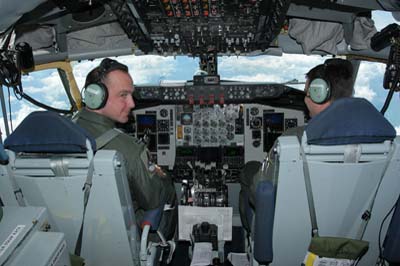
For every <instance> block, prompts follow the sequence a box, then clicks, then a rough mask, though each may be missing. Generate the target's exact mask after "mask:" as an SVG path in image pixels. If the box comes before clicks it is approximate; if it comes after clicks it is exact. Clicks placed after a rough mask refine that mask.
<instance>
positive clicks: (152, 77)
mask: <svg viewBox="0 0 400 266" xmlns="http://www.w3.org/2000/svg"><path fill="white" fill-rule="evenodd" d="M373 18H374V20H375V26H376V28H377V29H378V30H380V29H382V28H383V27H385V26H386V25H388V24H390V23H393V22H394V20H393V18H392V17H391V16H390V15H387V13H386V14H383V12H377V13H374V14H373ZM325 59H326V58H321V57H320V56H302V55H287V54H284V55H283V56H282V57H277V56H273V57H271V56H254V57H236V56H231V57H222V58H219V61H218V73H219V74H220V76H221V79H225V80H240V81H260V82H285V81H289V80H293V79H297V80H299V81H304V74H305V73H307V72H308V70H309V69H310V68H312V67H314V66H315V65H317V64H320V63H322V62H323V61H324V60H325ZM117 60H119V61H120V62H122V63H124V64H126V65H128V67H129V70H130V73H131V75H132V77H133V80H134V83H135V84H149V83H150V84H158V83H159V82H160V81H161V80H191V79H192V78H193V74H194V73H195V72H196V71H197V70H198V66H199V64H198V59H196V58H191V57H181V56H177V57H175V58H174V57H162V56H124V57H118V58H117ZM99 62H100V60H94V61H84V62H80V63H77V62H73V72H74V75H75V78H76V81H77V84H78V86H79V88H82V87H83V84H84V80H85V77H86V74H87V73H88V72H89V71H90V70H91V69H92V68H94V67H96V66H97V65H98V64H99ZM384 72H385V65H384V64H380V63H366V62H364V63H362V64H361V66H360V69H359V74H358V78H357V80H356V83H355V96H357V97H364V98H366V99H368V100H369V101H371V102H372V103H373V104H374V106H375V107H376V108H377V109H378V110H380V109H381V107H382V106H383V103H384V101H385V98H386V95H387V90H384V89H383V87H382V80H383V74H384ZM22 83H23V87H24V92H26V93H27V94H28V95H30V96H32V97H33V98H35V99H38V100H40V101H43V102H44V103H47V104H49V105H51V106H53V107H57V108H60V109H69V103H68V99H67V97H66V95H65V92H64V89H63V86H62V84H61V80H60V78H59V76H58V73H57V72H56V71H41V72H37V73H33V74H30V75H29V76H23V78H22ZM300 89H302V86H300ZM3 91H4V94H5V96H6V98H7V97H8V92H7V88H5V87H3ZM10 104H11V116H12V126H13V128H16V126H17V125H18V124H19V123H20V122H21V121H22V120H23V119H24V118H25V117H26V116H27V115H28V114H29V113H30V112H32V111H35V110H38V109H39V108H37V107H36V106H34V105H32V104H30V103H28V102H26V101H19V100H17V99H16V98H15V96H14V94H13V93H12V92H11V97H10ZM399 104H400V99H399V93H395V94H394V96H393V99H392V102H391V104H390V107H389V109H388V111H387V112H386V115H385V116H386V117H387V118H388V120H389V121H390V122H391V123H392V124H393V125H394V126H395V128H396V131H397V134H398V135H400V114H399V112H398V109H399ZM7 105H8V103H7ZM8 119H9V118H8ZM0 129H1V132H5V130H4V122H3V118H2V115H1V119H0ZM4 138H5V133H3V136H2V139H4Z"/></svg>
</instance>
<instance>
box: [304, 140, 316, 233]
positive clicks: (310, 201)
mask: <svg viewBox="0 0 400 266" xmlns="http://www.w3.org/2000/svg"><path fill="white" fill-rule="evenodd" d="M300 153H301V157H302V159H303V173H304V183H305V185H306V193H307V200H308V208H309V211H310V219H311V236H312V237H314V236H318V224H317V216H316V214H315V205H314V197H313V192H312V187H311V178H310V169H309V168H308V163H307V158H306V154H305V152H304V149H303V147H302V146H301V145H300Z"/></svg>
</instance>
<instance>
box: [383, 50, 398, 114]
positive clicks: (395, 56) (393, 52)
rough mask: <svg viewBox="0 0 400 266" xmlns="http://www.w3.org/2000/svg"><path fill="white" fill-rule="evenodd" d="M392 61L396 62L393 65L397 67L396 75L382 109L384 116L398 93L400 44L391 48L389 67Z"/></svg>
mask: <svg viewBox="0 0 400 266" xmlns="http://www.w3.org/2000/svg"><path fill="white" fill-rule="evenodd" d="M392 49H393V50H392ZM393 59H394V60H393ZM391 60H393V61H394V62H393V64H394V65H395V73H396V74H395V77H394V79H393V82H392V83H391V86H390V88H389V92H388V95H387V96H386V100H385V103H384V104H383V107H382V109H381V114H382V115H384V114H385V112H386V110H387V109H388V107H389V104H390V102H391V100H392V97H393V94H394V92H395V91H396V88H397V86H398V83H399V81H400V70H399V69H398V68H399V67H400V63H399V61H400V44H399V43H394V44H393V46H392V47H391V51H390V54H389V59H388V67H389V64H390V61H391ZM390 65H392V64H390ZM386 71H390V70H388V69H387V70H386ZM385 75H386V74H385ZM388 75H390V74H388Z"/></svg>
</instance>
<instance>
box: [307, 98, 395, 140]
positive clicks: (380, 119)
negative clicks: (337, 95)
mask: <svg viewBox="0 0 400 266" xmlns="http://www.w3.org/2000/svg"><path fill="white" fill-rule="evenodd" d="M305 131H306V133H307V143H308V144H315V145H345V144H359V143H381V142H383V141H385V140H393V139H394V138H395V137H396V130H395V129H394V127H393V126H392V125H391V124H390V123H389V121H387V120H386V118H385V117H384V116H383V115H382V114H381V113H380V112H378V110H376V109H375V107H374V106H373V105H372V104H371V103H370V102H368V101H367V100H365V99H363V98H343V99H338V100H336V101H334V102H332V104H331V105H330V106H329V107H328V108H326V109H325V110H324V111H322V112H321V113H319V114H318V115H317V116H315V117H314V118H312V119H311V120H310V122H309V123H308V125H307V126H306V128H305Z"/></svg>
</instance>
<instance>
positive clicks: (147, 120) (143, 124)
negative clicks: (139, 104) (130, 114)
mask: <svg viewBox="0 0 400 266" xmlns="http://www.w3.org/2000/svg"><path fill="white" fill-rule="evenodd" d="M156 122H157V119H156V115H150V114H138V115H136V124H137V132H138V133H143V132H144V131H145V130H146V129H149V130H150V132H153V133H154V132H156V128H157V127H156V125H157V123H156Z"/></svg>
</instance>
